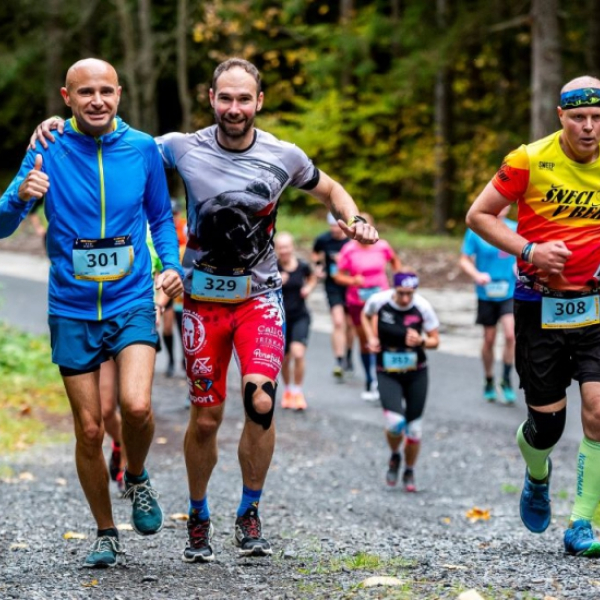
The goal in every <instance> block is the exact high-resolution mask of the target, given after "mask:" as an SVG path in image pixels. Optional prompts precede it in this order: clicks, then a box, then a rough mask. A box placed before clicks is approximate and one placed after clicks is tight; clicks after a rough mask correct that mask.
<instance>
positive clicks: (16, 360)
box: [0, 323, 69, 454]
mask: <svg viewBox="0 0 600 600" xmlns="http://www.w3.org/2000/svg"><path fill="white" fill-rule="evenodd" d="M68 412H69V404H68V401H67V399H66V397H65V393H64V389H63V386H62V382H61V379H60V375H59V373H58V369H57V368H56V365H53V364H52V362H51V359H50V344H49V341H48V338H47V336H33V335H29V334H25V333H23V332H20V331H19V330H17V329H14V328H12V327H9V326H8V325H6V324H4V323H0V453H1V454H4V453H7V452H14V451H16V450H22V449H25V448H27V447H28V446H31V445H33V444H34V443H38V442H47V441H50V440H51V439H53V437H54V435H55V434H54V433H53V432H52V431H51V430H50V429H49V428H48V427H47V426H46V425H45V422H44V421H45V418H47V416H48V415H64V414H67V413H68Z"/></svg>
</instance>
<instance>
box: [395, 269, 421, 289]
mask: <svg viewBox="0 0 600 600" xmlns="http://www.w3.org/2000/svg"><path fill="white" fill-rule="evenodd" d="M394 287H397V288H399V287H402V288H411V289H413V290H416V289H417V288H418V287H419V277H418V276H417V274H416V273H394Z"/></svg>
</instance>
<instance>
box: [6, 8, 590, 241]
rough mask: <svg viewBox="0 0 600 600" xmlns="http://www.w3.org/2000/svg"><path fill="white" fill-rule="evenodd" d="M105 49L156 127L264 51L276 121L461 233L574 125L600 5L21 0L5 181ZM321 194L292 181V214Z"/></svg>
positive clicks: (190, 113) (193, 122)
mask: <svg viewBox="0 0 600 600" xmlns="http://www.w3.org/2000/svg"><path fill="white" fill-rule="evenodd" d="M87 56H96V57H100V58H104V59H105V60H108V61H109V62H111V63H112V64H114V65H115V67H116V68H117V70H118V72H119V74H120V78H121V83H122V85H123V98H122V102H121V105H120V108H119V113H120V115H121V116H122V117H123V118H124V119H125V120H126V121H127V122H129V123H130V124H131V125H132V126H134V127H137V128H139V129H142V130H144V131H147V132H149V133H151V134H160V133H165V132H168V131H175V130H178V131H193V130H195V129H198V128H200V127H204V126H206V125H209V124H211V123H212V122H213V116H212V111H211V109H210V105H209V102H208V89H209V87H210V80H211V76H212V72H213V70H214V68H215V66H216V65H217V64H218V63H219V62H220V61H221V60H224V59H225V58H228V57H230V56H241V57H243V58H246V59H248V60H250V61H252V62H253V63H255V64H256V65H257V67H258V68H259V69H260V70H261V72H262V75H263V79H264V90H265V96H266V102H265V108H264V109H263V111H262V112H261V113H260V115H259V118H258V120H257V124H258V126H259V127H261V128H263V129H266V130H268V131H270V132H272V133H274V134H275V135H277V136H279V137H281V138H283V139H285V140H288V141H291V142H294V143H296V144H298V145H299V146H300V147H301V148H303V149H304V150H305V151H306V152H307V154H308V155H309V156H310V157H311V158H312V159H313V160H314V161H315V163H316V165H317V166H319V167H320V168H321V169H323V170H324V171H326V172H328V173H330V174H331V175H332V176H334V177H335V178H336V179H339V180H340V181H341V182H343V184H344V185H345V187H346V188H347V189H348V190H349V191H350V192H351V194H352V195H353V196H354V197H355V199H356V200H357V202H358V203H359V204H360V206H361V207H364V208H365V209H366V210H368V211H369V212H371V213H373V214H374V215H375V217H376V219H377V220H378V221H380V222H385V223H386V224H388V225H401V226H402V227H403V229H405V230H407V231H409V232H410V231H413V232H428V231H429V232H430V231H433V232H436V233H452V232H456V233H460V232H462V231H463V230H464V221H463V216H464V213H465V211H466V209H467V208H468V206H469V204H470V202H472V200H473V199H474V198H475V196H476V195H477V193H478V192H479V191H480V190H481V189H482V188H483V186H484V185H485V183H486V182H487V181H488V180H489V178H490V177H491V176H492V175H493V173H494V172H495V170H496V169H497V167H498V166H499V164H500V162H501V160H502V157H503V156H504V155H505V154H506V153H507V152H508V151H509V150H511V149H512V148H514V147H515V146H517V145H519V144H521V143H524V142H528V141H530V140H532V139H536V138H539V137H541V136H543V135H545V134H548V133H551V132H552V131H555V130H557V129H558V128H559V122H558V119H557V118H556V106H557V104H558V99H559V92H560V87H561V85H562V84H563V83H564V82H565V81H567V80H569V79H571V78H573V77H575V76H578V75H582V74H586V73H588V74H592V75H596V76H599V75H600V0H584V1H581V2H567V1H566V0H563V1H562V2H560V1H559V0H531V1H524V0H496V1H495V2H490V1H489V0H333V1H329V2H328V1H326V0H280V1H272V0H271V1H267V0H202V1H194V0H45V1H44V2H39V0H4V1H3V2H2V3H1V4H0V65H1V68H0V165H2V166H1V168H0V188H3V187H4V186H5V185H6V183H7V182H8V181H9V180H10V178H12V176H13V175H14V173H15V172H16V170H17V168H18V166H19V164H20V161H21V159H22V157H23V153H24V150H25V146H26V143H27V140H28V138H29V136H30V134H31V132H32V130H33V127H34V126H35V125H36V124H37V123H39V122H40V121H41V120H42V119H43V118H45V117H47V116H50V115H54V114H58V115H62V116H67V115H68V114H69V113H68V112H67V110H66V107H65V106H64V103H63V101H62V99H61V97H60V94H59V88H60V87H61V85H62V84H63V81H64V75H65V72H66V70H67V68H68V67H69V66H70V65H71V64H72V63H73V62H75V61H76V60H79V59H80V58H84V57H87ZM312 202H313V201H312V200H311V199H310V198H309V197H307V196H306V195H304V194H296V193H294V192H293V191H291V192H289V194H288V196H287V197H286V206H287V207H288V208H287V209H286V210H288V211H289V212H291V213H296V214H306V213H307V211H310V210H312V209H313V208H316V206H315V205H314V204H312Z"/></svg>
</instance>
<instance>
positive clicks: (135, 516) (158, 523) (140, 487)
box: [123, 474, 164, 535]
mask: <svg viewBox="0 0 600 600" xmlns="http://www.w3.org/2000/svg"><path fill="white" fill-rule="evenodd" d="M123 498H131V504H132V506H131V524H132V525H133V528H134V529H135V531H136V532H137V533H139V534H140V535H152V534H154V533H158V532H159V531H160V530H161V529H162V527H163V523H164V516H163V511H162V508H161V507H160V504H159V503H158V500H157V498H158V492H157V491H156V490H155V489H154V488H153V487H152V485H151V484H150V479H149V478H146V479H145V480H144V481H142V482H141V483H130V482H129V481H127V474H125V493H124V494H123Z"/></svg>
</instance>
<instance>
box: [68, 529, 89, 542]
mask: <svg viewBox="0 0 600 600" xmlns="http://www.w3.org/2000/svg"><path fill="white" fill-rule="evenodd" d="M63 537H64V538H65V540H86V539H87V535H85V533H79V532H78V531H67V532H65V533H63Z"/></svg>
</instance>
